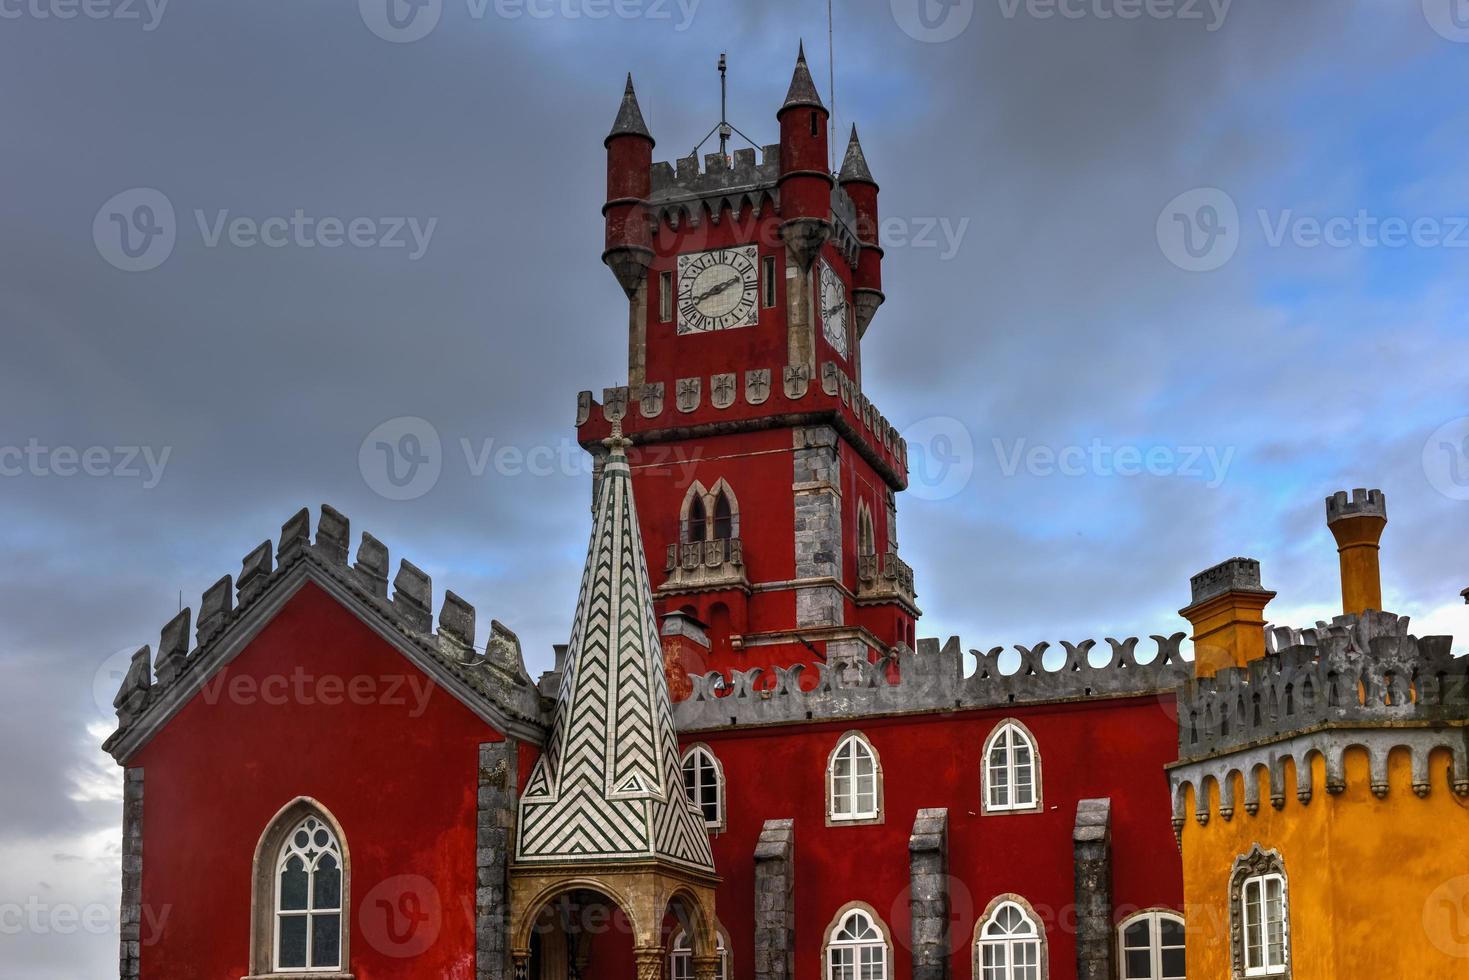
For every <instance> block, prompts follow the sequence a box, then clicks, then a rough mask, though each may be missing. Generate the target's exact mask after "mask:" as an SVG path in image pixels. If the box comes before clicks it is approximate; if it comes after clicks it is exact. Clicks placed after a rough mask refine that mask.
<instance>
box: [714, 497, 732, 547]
mask: <svg viewBox="0 0 1469 980" xmlns="http://www.w3.org/2000/svg"><path fill="white" fill-rule="evenodd" d="M711 537H713V538H714V540H716V541H728V540H729V539H730V538H732V537H734V504H733V503H731V502H730V499H729V490H728V489H727V488H724V489H720V490H719V491H718V492H717V493H716V494H715V497H714V533H713V534H712V535H711Z"/></svg>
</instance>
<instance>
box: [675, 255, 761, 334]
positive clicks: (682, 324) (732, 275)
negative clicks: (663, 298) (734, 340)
mask: <svg viewBox="0 0 1469 980" xmlns="http://www.w3.org/2000/svg"><path fill="white" fill-rule="evenodd" d="M759 287H760V273H759V262H758V255H757V254H756V248H755V246H754V245H748V246H745V247H743V248H717V249H714V250H713V251H709V252H696V253H693V254H690V255H680V256H679V257H678V332H679V333H680V334H689V333H707V332H709V331H711V330H730V329H733V328H734V327H752V326H754V325H755V323H756V322H757V321H758V320H759V318H760V305H759V302H758V300H759V292H760V289H759Z"/></svg>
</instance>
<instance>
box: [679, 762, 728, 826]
mask: <svg viewBox="0 0 1469 980" xmlns="http://www.w3.org/2000/svg"><path fill="white" fill-rule="evenodd" d="M700 751H702V752H704V753H705V754H706V755H708V757H709V761H710V762H711V763H713V765H714V785H715V787H716V795H717V799H718V802H719V819H718V820H717V821H715V822H714V823H710V822H709V821H708V820H705V821H704V826H705V827H707V828H708V829H709V832H710V833H714V834H718V833H723V831H724V829H725V827H726V826H727V825H728V819H729V817H728V800H727V797H726V790H727V786H726V784H725V781H724V763H723V762H721V761H720V760H719V755H718V753H716V752H715V751H714V749H713V748H711V747H710V746H709V744H708V743H707V742H693V743H690V744H689V746H688V747H687V748H685V749H684V750H683V753H682V754H681V755H680V756H679V759H678V769H679V775H680V778H682V775H683V765H684V763H685V762H687V761H688V758H689V756H691V755H693V754H694V753H695V752H700ZM694 804H695V805H696V806H698V807H699V811H700V813H702V812H703V805H702V804H701V803H700V802H699V801H698V800H695V801H694Z"/></svg>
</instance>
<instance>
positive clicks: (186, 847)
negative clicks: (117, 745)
mask: <svg viewBox="0 0 1469 980" xmlns="http://www.w3.org/2000/svg"><path fill="white" fill-rule="evenodd" d="M298 667H300V668H303V669H304V670H305V671H306V672H308V673H309V674H310V675H312V676H313V677H314V678H317V679H322V678H326V677H338V678H342V679H344V681H350V680H351V679H353V678H362V679H370V681H371V682H372V683H373V684H374V685H375V690H376V692H377V695H378V696H376V697H375V698H369V697H365V696H363V693H365V691H366V688H365V686H363V687H359V689H358V690H359V692H360V693H359V695H358V696H356V697H353V698H351V699H350V700H349V699H347V698H346V697H344V696H343V694H342V693H341V692H338V693H337V694H336V695H335V696H334V695H333V694H332V690H331V689H330V688H329V687H322V686H317V685H316V684H313V685H311V686H309V687H307V688H306V690H308V691H315V692H318V693H314V694H312V695H310V697H309V698H299V697H296V696H295V694H294V693H291V694H290V695H289V696H288V698H287V700H288V701H290V702H291V703H287V704H276V705H272V704H267V703H263V698H262V697H251V696H245V697H231V696H230V690H231V689H230V688H229V687H228V686H224V687H221V688H219V689H217V693H218V695H219V696H217V697H215V698H214V699H213V700H214V703H213V704H210V703H207V702H208V700H209V695H208V692H207V691H205V692H201V693H200V694H198V695H196V696H195V697H194V699H193V700H192V701H191V702H190V703H189V704H188V705H186V706H185V707H184V709H183V710H182V711H181V712H180V713H179V714H178V715H177V716H176V717H175V718H174V719H173V720H172V721H171V722H170V723H169V724H168V725H167V726H166V727H165V728H164V729H163V731H161V732H160V733H159V734H158V735H157V736H155V738H154V739H153V741H152V742H151V743H149V744H148V745H147V746H146V748H145V749H144V750H143V751H142V752H141V753H140V754H139V756H138V757H137V758H136V759H135V760H134V761H133V763H132V764H133V765H139V766H142V767H144V769H145V777H144V784H145V790H144V811H143V855H144V859H143V902H144V905H145V907H146V908H148V909H149V913H150V914H151V915H153V916H155V917H159V916H163V915H165V914H166V918H165V919H163V922H164V924H163V927H162V929H161V933H160V934H159V935H158V936H157V937H156V941H154V942H152V943H151V944H148V945H145V946H144V948H143V958H142V968H143V976H144V977H145V978H147V980H235V978H238V977H242V976H244V975H246V973H247V972H248V970H247V965H248V956H249V952H248V950H249V943H250V935H249V932H250V887H251V880H250V879H251V862H252V859H253V857H254V852H255V847H256V844H257V842H258V841H259V838H260V835H261V833H262V832H263V831H264V830H265V828H266V826H267V825H268V824H269V822H270V820H271V818H272V817H273V816H274V815H275V814H276V813H277V812H278V811H279V810H280V808H281V807H283V806H284V805H286V804H287V803H289V802H290V801H292V800H293V799H295V798H297V797H299V796H309V797H312V798H314V799H316V800H318V801H319V802H320V803H321V804H323V805H324V806H325V807H326V808H327V809H328V810H330V811H331V813H332V814H333V815H334V816H335V817H336V819H337V820H338V821H339V822H340V824H341V826H342V828H343V829H344V831H345V834H346V837H347V840H346V844H347V847H348V849H349V851H350V853H351V860H352V885H351V887H352V896H351V899H352V903H353V905H354V906H355V909H356V914H354V915H353V917H352V922H351V968H352V970H353V972H354V973H355V974H356V976H357V978H358V980H389V978H423V977H435V978H453V980H459V978H463V980H473V977H474V912H473V901H474V887H475V881H474V876H475V802H476V801H475V790H476V785H477V773H478V761H479V745H480V744H481V743H482V742H488V741H500V740H501V736H500V735H499V734H498V733H496V732H495V731H493V730H492V729H491V728H489V726H487V725H486V724H485V723H484V722H483V721H481V720H480V719H479V718H477V717H476V716H475V715H473V714H472V713H471V712H470V711H469V710H468V709H467V708H465V707H464V706H463V705H462V704H461V703H460V702H459V701H457V700H456V699H455V698H454V697H453V696H452V695H450V694H449V693H447V692H446V691H444V690H442V689H438V688H433V687H431V686H429V685H430V682H429V679H428V677H427V675H425V674H423V673H422V672H420V671H419V670H418V669H417V668H416V667H414V666H413V665H412V664H410V663H409V661H408V660H407V659H405V658H404V657H403V656H402V655H400V654H399V653H398V652H397V651H396V650H394V649H392V648H391V647H390V646H389V645H388V644H387V643H386V641H384V640H383V639H382V638H380V637H379V636H378V635H377V634H376V633H373V632H372V631H371V630H370V629H368V628H367V627H366V626H365V625H363V624H362V623H361V622H360V621H359V620H358V619H357V618H356V617H355V616H354V615H352V614H351V613H350V612H348V611H347V610H346V609H344V608H343V607H342V606H340V605H339V604H338V603H337V602H336V601H335V600H334V599H332V598H331V597H329V596H328V595H327V594H326V593H324V592H323V591H321V590H320V589H319V588H317V587H316V586H314V585H312V584H310V583H308V584H307V585H305V586H304V587H303V588H302V590H301V591H300V592H299V593H298V594H297V595H296V596H294V597H293V598H292V599H291V600H290V601H289V602H288V603H287V604H286V606H285V607H284V608H283V609H282V610H281V611H280V612H279V614H278V615H277V616H276V617H275V619H273V620H272V621H271V622H270V624H269V625H267V626H266V627H265V629H264V630H263V631H262V632H261V633H260V635H259V636H257V637H256V638H255V640H254V641H253V642H252V643H251V644H250V645H249V647H248V648H247V649H246V650H245V651H244V652H243V653H242V654H241V655H240V656H239V657H238V658H236V660H235V661H234V662H233V663H232V664H230V665H229V667H228V668H226V670H225V671H224V672H222V674H221V675H216V676H217V677H218V676H225V677H226V678H240V677H243V678H252V679H254V680H255V681H264V680H265V679H266V678H269V677H272V676H278V677H285V678H291V677H292V676H293V672H294V671H296V669H297V668H298ZM406 681H412V682H415V683H416V684H417V685H418V687H417V690H418V691H420V692H425V691H426V692H427V697H426V698H425V699H423V700H418V699H417V698H416V697H415V695H414V693H413V690H412V689H411V688H409V687H408V686H407V684H406V683H403V682H406ZM358 683H359V684H360V685H365V684H366V683H367V680H360V681H359V682H358ZM392 684H402V685H403V686H402V687H401V689H400V690H399V691H398V692H397V693H398V695H400V696H401V699H402V702H403V703H401V704H395V703H390V702H393V701H396V700H398V698H397V697H395V696H393V693H394V692H393V691H392V690H391V689H390V685H392ZM235 690H236V692H237V693H239V692H240V691H242V690H244V689H242V688H237V689H235ZM262 690H263V689H262ZM334 697H335V698H337V699H341V701H342V703H340V704H337V705H335V706H333V705H329V704H327V703H325V702H326V701H327V700H329V699H333V698H334ZM272 700H279V699H278V698H275V697H272ZM308 700H309V701H312V702H314V703H309V704H307V703H298V702H304V701H308ZM250 701H253V702H254V703H246V702H250ZM367 701H373V702H374V703H355V702H367ZM402 875H412V876H416V877H415V878H412V879H406V880H405V879H401V878H399V877H398V876H402ZM375 888H376V889H378V891H377V892H374V889H375ZM405 890H406V891H411V892H414V893H416V894H418V896H419V901H420V903H421V904H420V907H421V908H422V909H424V910H425V911H428V912H432V911H433V906H434V905H435V904H437V905H438V907H439V908H438V912H437V914H434V915H432V917H431V918H430V919H429V920H427V921H425V922H423V923H420V925H419V927H418V928H419V929H420V930H422V931H420V932H417V933H406V931H400V933H399V935H400V936H402V935H405V934H406V935H408V936H409V937H410V938H408V939H407V941H406V944H395V943H394V941H393V939H392V938H391V937H390V935H389V933H388V930H387V928H386V925H387V923H386V913H385V912H383V911H382V909H381V908H379V907H378V906H377V904H376V902H377V899H380V898H383V899H386V900H388V901H389V902H391V903H394V904H396V903H397V902H398V901H399V900H400V898H401V896H403V895H404V894H405ZM399 925H400V928H401V929H402V930H406V920H405V921H400V923H399ZM434 929H437V930H438V936H437V939H436V940H435V941H434V942H432V944H430V945H429V946H428V948H427V949H426V951H424V952H422V953H421V955H417V956H413V957H410V958H405V957H404V956H403V953H404V952H405V951H406V950H408V949H410V947H411V945H412V944H414V943H422V942H423V941H424V939H426V938H427V937H428V936H429V935H430V933H431V931H432V930H434ZM148 933H149V929H148V927H147V925H146V919H145V928H144V934H145V936H146V935H148Z"/></svg>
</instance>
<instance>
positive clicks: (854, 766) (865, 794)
mask: <svg viewBox="0 0 1469 980" xmlns="http://www.w3.org/2000/svg"><path fill="white" fill-rule="evenodd" d="M826 788H827V793H826V799H827V822H828V823H875V822H878V821H880V820H881V819H882V767H881V766H880V765H879V764H878V759H877V752H876V751H875V750H874V749H873V748H872V745H871V743H869V742H868V741H867V738H866V737H865V736H864V735H863V734H862V733H861V732H848V733H847V734H846V735H844V736H842V739H841V741H840V742H838V743H837V747H836V749H835V750H834V751H833V752H832V754H831V758H830V759H829V760H828V761H827V780H826Z"/></svg>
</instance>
